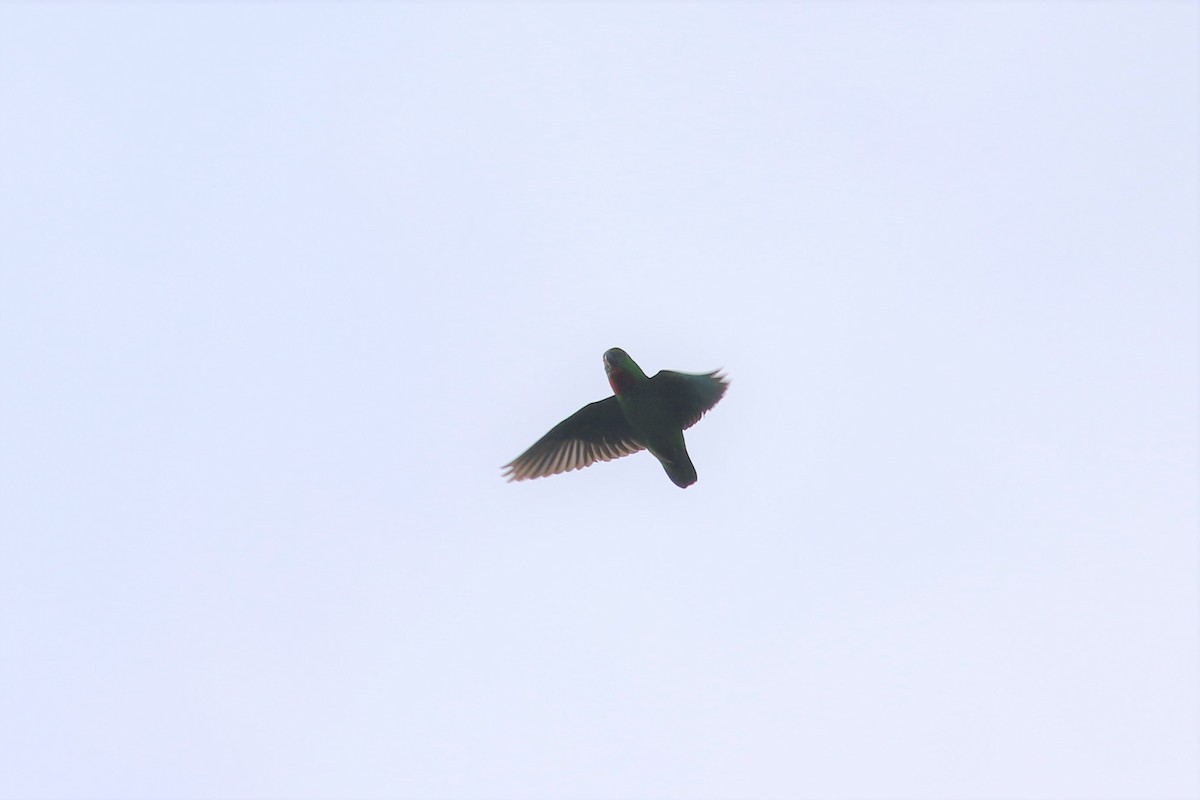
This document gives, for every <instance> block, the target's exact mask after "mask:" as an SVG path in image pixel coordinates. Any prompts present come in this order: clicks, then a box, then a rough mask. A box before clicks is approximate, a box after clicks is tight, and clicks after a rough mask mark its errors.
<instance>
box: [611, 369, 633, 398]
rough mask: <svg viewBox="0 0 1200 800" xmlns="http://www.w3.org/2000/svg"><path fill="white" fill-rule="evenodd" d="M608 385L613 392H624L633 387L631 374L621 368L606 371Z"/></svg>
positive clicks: (617, 393) (618, 393)
mask: <svg viewBox="0 0 1200 800" xmlns="http://www.w3.org/2000/svg"><path fill="white" fill-rule="evenodd" d="M608 385H609V386H611V387H612V390H613V394H616V395H621V394H624V393H625V392H626V391H628V390H629V389H632V388H633V376H632V375H630V374H629V373H628V372H626V371H625V370H623V369H614V370H613V371H612V372H610V373H608Z"/></svg>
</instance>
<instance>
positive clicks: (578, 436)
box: [504, 396, 645, 481]
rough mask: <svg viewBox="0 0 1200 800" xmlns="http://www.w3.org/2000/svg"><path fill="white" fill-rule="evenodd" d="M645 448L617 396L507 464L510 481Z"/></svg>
mask: <svg viewBox="0 0 1200 800" xmlns="http://www.w3.org/2000/svg"><path fill="white" fill-rule="evenodd" d="M644 447H645V445H644V444H642V443H641V442H640V441H639V440H638V438H637V437H636V436H634V435H633V431H632V430H631V429H630V427H629V423H628V422H626V421H625V415H624V414H623V413H622V412H621V406H620V405H619V404H618V402H617V398H616V397H615V396H613V397H609V398H607V399H604V400H598V401H596V402H595V403H589V404H587V405H586V406H584V407H583V408H581V409H579V410H578V411H576V412H575V413H574V414H572V415H571V416H569V417H567V418H566V419H564V420H563V421H562V422H560V423H558V424H557V425H555V426H554V427H553V428H551V429H550V432H549V433H547V434H546V435H545V436H543V437H542V438H541V439H538V440H537V442H535V443H534V445H533V447H531V448H529V449H528V450H526V451H525V452H524V453H522V454H521V455H519V456H517V457H516V458H515V459H513V460H512V461H511V462H510V463H508V464H505V465H504V470H505V471H504V477H506V478H508V479H509V480H510V481H523V480H526V479H528V478H543V477H545V476H547V475H557V474H558V473H560V472H570V471H571V470H575V469H583V468H584V467H587V466H590V465H592V464H594V463H596V462H597V461H611V460H613V459H614V458H620V457H621V456H628V455H632V454H634V453H636V452H637V451H638V450H641V449H643V448H644Z"/></svg>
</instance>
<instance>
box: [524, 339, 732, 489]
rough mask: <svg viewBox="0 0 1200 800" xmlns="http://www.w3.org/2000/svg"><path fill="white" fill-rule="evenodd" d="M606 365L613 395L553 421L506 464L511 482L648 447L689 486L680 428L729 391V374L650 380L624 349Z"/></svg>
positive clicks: (667, 373)
mask: <svg viewBox="0 0 1200 800" xmlns="http://www.w3.org/2000/svg"><path fill="white" fill-rule="evenodd" d="M604 371H605V373H606V374H607V375H608V384H609V386H611V387H612V390H613V394H612V396H611V397H606V398H605V399H603V400H597V401H596V402H595V403H589V404H587V405H586V406H584V407H583V408H581V409H579V410H578V411H576V412H575V413H574V414H572V415H571V416H569V417H567V418H566V419H564V420H563V421H562V422H560V423H558V424H557V425H555V426H554V427H553V428H551V429H550V431H549V433H547V434H546V435H545V436H543V437H542V438H541V439H538V440H537V441H536V442H535V443H534V444H533V446H532V447H530V448H529V449H528V450H526V451H525V452H524V453H522V454H521V455H519V456H517V457H516V458H515V459H513V460H512V461H510V462H509V463H508V464H505V465H504V466H503V467H501V469H503V470H504V473H503V475H502V477H505V478H507V479H508V481H509V482H512V481H523V480H528V479H531V478H542V477H546V476H548V475H557V474H559V473H560V472H570V471H572V470H577V469H583V468H584V467H588V466H591V465H592V464H594V463H596V462H597V461H611V460H613V459H614V458H620V457H622V456H628V455H632V454H634V453H636V452H638V451H639V450H649V451H650V454H651V455H653V456H654V457H655V458H657V459H658V460H659V462H661V463H662V466H663V469H664V470H665V471H666V473H667V477H668V478H670V479H671V481H672V482H673V483H674V484H675V485H676V486H678V487H679V488H681V489H686V488H687V487H689V486H691V485H692V484H693V483H695V482H696V468H695V467H694V466H693V465H692V459H691V457H690V456H688V451H687V446H686V445H685V444H684V441H683V432H684V431H685V430H686V429H688V428H690V427H692V426H693V425H695V424H696V423H697V422H699V421H700V418H701V417H702V416H704V414H705V412H707V411H708V410H709V409H711V408H712V407H713V406H715V405H716V404H717V401H719V400H720V399H721V397H722V396H723V395H724V394H725V390H726V389H727V388H728V387H729V380H728V379H727V378H726V376H725V375H723V374H722V372H721V370H719V369H718V370H714V371H713V372H708V373H704V374H691V373H685V372H673V371H671V370H661V371H660V372H658V374H656V375H655V376H654V377H653V378H647V377H646V373H645V372H642V368H641V367H639V366H638V365H637V363H636V362H635V361H634V360H633V359H632V358H630V357H629V354H628V353H626V352H625V351H624V350H622V349H621V348H619V347H614V348H612V349H610V350H607V351H605V353H604Z"/></svg>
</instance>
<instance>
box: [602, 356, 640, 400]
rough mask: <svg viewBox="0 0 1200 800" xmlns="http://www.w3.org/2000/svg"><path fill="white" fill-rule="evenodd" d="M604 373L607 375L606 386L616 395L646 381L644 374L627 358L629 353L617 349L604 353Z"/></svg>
mask: <svg viewBox="0 0 1200 800" xmlns="http://www.w3.org/2000/svg"><path fill="white" fill-rule="evenodd" d="M604 372H605V374H607V375H608V385H609V386H611V387H612V390H613V394H616V395H620V394H622V393H624V392H625V391H627V390H629V389H630V388H632V387H633V386H634V385H635V384H637V383H638V381H644V380H646V373H644V372H642V368H641V367H639V366H638V365H637V364H636V363H635V362H634V360H633V359H632V358H630V357H629V353H626V352H625V351H624V350H622V349H621V348H619V347H614V348H612V349H611V350H606V351H605V353H604Z"/></svg>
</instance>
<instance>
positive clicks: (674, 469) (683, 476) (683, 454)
mask: <svg viewBox="0 0 1200 800" xmlns="http://www.w3.org/2000/svg"><path fill="white" fill-rule="evenodd" d="M659 460H660V461H662V465H663V469H664V470H666V473H667V477H668V478H670V479H671V483H673V484H675V485H676V486H678V487H679V488H680V489H686V488H687V487H689V486H691V485H692V484H693V483H695V482H696V467H695V466H694V465H693V464H692V457H691V456H689V455H688V451H687V448H685V447H680V448H679V449H678V451H676V452H674V453H672V454H671V458H670V459H669V460H668V459H665V458H662V459H659Z"/></svg>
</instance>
